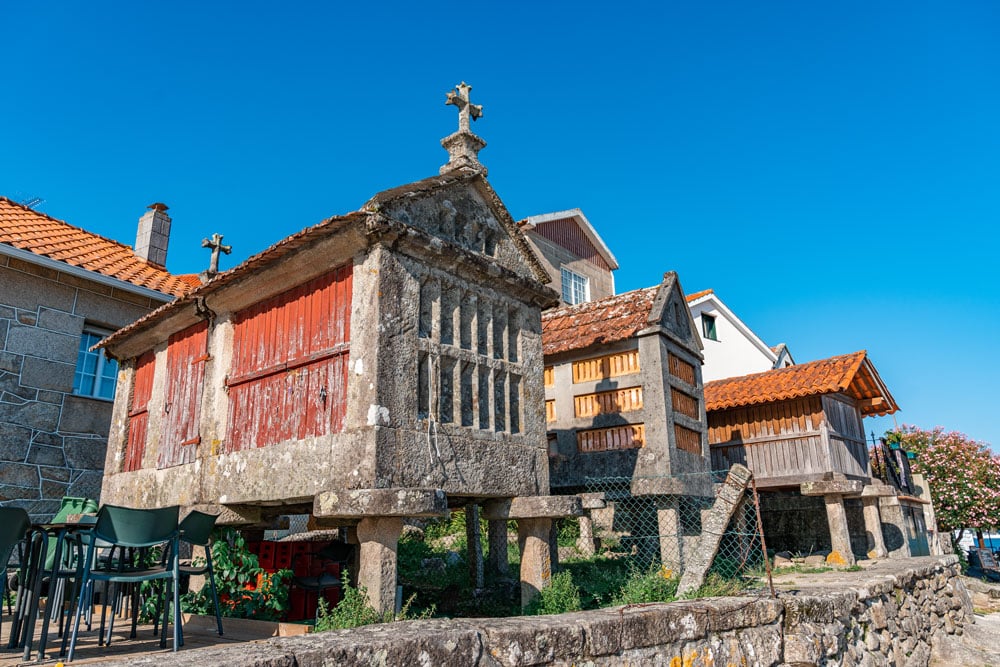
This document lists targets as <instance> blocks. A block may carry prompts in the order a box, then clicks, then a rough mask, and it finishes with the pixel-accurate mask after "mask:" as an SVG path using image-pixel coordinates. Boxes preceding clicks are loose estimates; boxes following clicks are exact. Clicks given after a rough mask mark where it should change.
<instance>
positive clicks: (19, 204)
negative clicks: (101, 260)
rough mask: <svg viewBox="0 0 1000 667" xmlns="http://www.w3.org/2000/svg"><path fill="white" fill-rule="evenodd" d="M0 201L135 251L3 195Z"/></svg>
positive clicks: (130, 247) (125, 245) (119, 242)
mask: <svg viewBox="0 0 1000 667" xmlns="http://www.w3.org/2000/svg"><path fill="white" fill-rule="evenodd" d="M0 199H3V200H5V201H6V202H7V203H9V204H13V205H14V206H17V207H18V208H20V209H23V210H24V211H26V212H28V213H32V214H34V215H37V216H39V217H42V218H46V219H48V220H51V221H52V222H57V223H59V224H60V225H66V226H67V227H69V228H70V229H75V230H77V231H80V232H83V233H84V234H86V235H88V236H93V237H95V238H99V239H101V240H102V241H107V242H108V243H114V244H115V245H117V246H121V247H122V248H128V249H129V250H131V251H133V253H134V251H135V249H134V248H133V247H132V246H130V245H128V244H127V243H122V242H121V241H118V240H117V239H112V238H108V237H107V236H103V235H101V234H98V233H96V232H92V231H90V230H89V229H84V228H83V227H80V226H77V225H74V224H72V223H69V222H66V221H65V220H60V219H59V218H54V217H52V216H51V215H49V214H48V213H45V212H43V211H36V210H35V209H33V208H31V207H30V206H25V205H24V204H22V203H21V202H17V201H14V200H13V199H11V198H10V197H5V196H4V195H0ZM136 259H139V261H142V260H141V259H140V258H139V257H136Z"/></svg>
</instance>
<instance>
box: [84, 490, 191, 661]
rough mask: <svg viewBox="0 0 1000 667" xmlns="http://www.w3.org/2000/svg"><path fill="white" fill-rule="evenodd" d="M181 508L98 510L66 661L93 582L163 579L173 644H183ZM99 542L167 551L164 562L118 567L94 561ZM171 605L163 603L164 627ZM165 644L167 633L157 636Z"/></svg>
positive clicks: (115, 507) (108, 506)
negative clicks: (171, 612) (169, 600)
mask: <svg viewBox="0 0 1000 667" xmlns="http://www.w3.org/2000/svg"><path fill="white" fill-rule="evenodd" d="M179 514H180V508H179V507H177V506H176V505H174V506H172V507H164V508H161V509H151V510H141V509H132V508H128V507H117V506H115V505H105V506H104V507H102V508H101V510H100V511H99V512H98V513H97V523H95V524H94V528H93V531H92V533H91V543H90V545H89V546H88V548H87V556H86V564H85V566H84V568H83V582H82V584H81V586H80V594H79V596H78V598H77V602H76V610H75V613H74V619H73V633H72V636H71V637H70V641H69V655H68V660H67V661H68V662H72V661H73V654H74V650H75V649H76V639H77V636H78V634H79V630H80V617H81V615H82V612H83V609H84V608H85V607H86V606H88V603H87V600H86V597H87V595H88V591H92V590H93V584H94V582H96V581H105V582H108V583H116V584H121V583H133V584H134V583H139V582H143V581H158V580H163V581H164V582H166V584H167V587H168V588H167V590H168V591H169V592H170V594H171V595H172V599H173V607H174V646H173V650H174V651H177V650H178V648H179V647H180V646H181V645H182V643H183V638H182V637H181V605H180V568H179V564H178V558H177V549H178V546H179V535H180V531H179V529H178V523H177V520H178V517H179ZM100 542H106V543H108V544H109V545H111V546H112V547H122V548H133V549H142V548H147V547H155V546H161V545H162V547H163V548H164V550H165V553H167V558H166V561H165V562H164V563H163V564H160V565H152V566H149V567H144V568H141V569H139V568H120V567H117V565H116V564H115V563H114V562H112V561H108V562H107V563H105V564H102V563H100V562H98V561H97V558H96V555H97V549H98V548H99V543H100ZM169 609H170V605H166V604H165V605H163V627H164V630H166V626H167V619H168V617H169V613H168V610H169ZM166 645H167V637H166V632H164V633H163V634H162V635H161V637H160V646H161V647H163V648H165V647H166Z"/></svg>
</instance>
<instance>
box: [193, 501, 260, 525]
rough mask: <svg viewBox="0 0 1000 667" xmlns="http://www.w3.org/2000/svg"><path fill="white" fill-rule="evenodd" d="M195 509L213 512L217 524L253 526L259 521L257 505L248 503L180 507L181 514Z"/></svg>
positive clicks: (208, 512)
mask: <svg viewBox="0 0 1000 667" xmlns="http://www.w3.org/2000/svg"><path fill="white" fill-rule="evenodd" d="M193 510H197V511H199V512H204V513H205V514H214V515H215V516H216V517H217V518H216V519H215V525H217V526H253V525H257V524H259V523H261V521H262V519H261V512H260V508H259V507H251V506H249V505H217V504H212V503H206V504H200V505H190V506H188V507H184V508H182V509H181V515H182V516H186V515H187V514H188V513H189V512H191V511H193Z"/></svg>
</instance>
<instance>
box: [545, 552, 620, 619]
mask: <svg viewBox="0 0 1000 667" xmlns="http://www.w3.org/2000/svg"><path fill="white" fill-rule="evenodd" d="M562 568H563V569H564V570H566V571H569V572H571V573H572V574H573V582H574V583H575V584H576V585H577V587H578V588H579V589H580V600H581V602H582V603H583V608H584V609H600V608H601V607H604V606H606V605H608V604H610V603H611V600H612V598H613V596H614V594H615V593H617V592H618V590H619V589H620V588H621V586H622V582H623V581H624V580H625V579H626V578H627V577H628V574H629V571H630V569H631V565H630V563H629V560H628V559H625V558H607V557H606V556H592V557H590V558H578V559H573V560H567V561H566V562H565V563H563V564H562Z"/></svg>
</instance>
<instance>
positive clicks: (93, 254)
mask: <svg viewBox="0 0 1000 667" xmlns="http://www.w3.org/2000/svg"><path fill="white" fill-rule="evenodd" d="M0 243H6V244H7V245H10V246H13V247H15V248H18V249H20V250H26V251H28V252H31V253H34V254H36V255H40V256H42V257H48V258H50V259H54V260H58V261H60V262H65V263H66V264H69V265H70V266H76V267H79V268H81V269H86V270H87V271H93V272H94V273H99V274H101V275H104V276H107V277H109V278H117V279H118V280H122V281H125V282H129V283H132V284H133V285H137V286H139V287H146V288H148V289H152V290H156V291H158V292H163V293H164V294H169V295H171V296H182V295H184V294H187V293H188V292H190V291H191V289H192V288H193V287H195V286H196V285H198V284H199V281H198V277H197V276H193V275H186V276H175V275H173V274H171V273H168V272H167V271H164V270H163V269H158V268H156V267H155V266H153V265H152V264H147V263H146V262H144V261H142V260H141V259H139V258H138V257H136V256H135V255H134V254H133V252H132V248H131V247H129V246H127V245H125V244H123V243H118V242H117V241H112V240H111V239H106V238H104V237H103V236H98V235H97V234H92V233H91V232H88V231H86V230H84V229H80V228H79V227H74V226H73V225H70V224H67V223H65V222H63V221H62V220H56V219H55V218H51V217H49V216H47V215H45V214H44V213H39V212H38V211H35V210H32V209H30V208H28V207H27V206H23V205H21V204H18V203H17V202H15V201H12V200H10V199H7V198H6V197H0Z"/></svg>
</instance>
